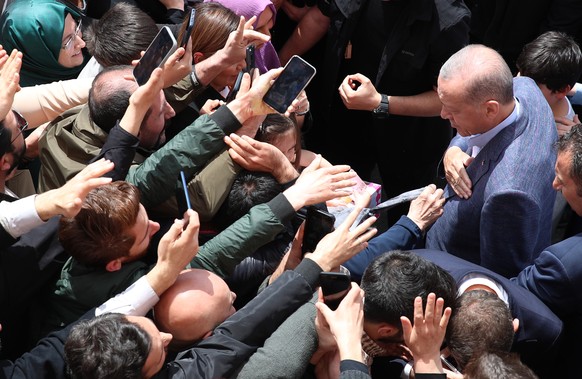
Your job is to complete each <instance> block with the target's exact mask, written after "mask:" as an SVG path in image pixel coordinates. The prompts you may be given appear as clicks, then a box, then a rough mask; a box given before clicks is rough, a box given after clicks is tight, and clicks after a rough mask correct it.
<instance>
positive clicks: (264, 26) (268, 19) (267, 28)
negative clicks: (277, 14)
mask: <svg viewBox="0 0 582 379" xmlns="http://www.w3.org/2000/svg"><path fill="white" fill-rule="evenodd" d="M274 23H275V21H273V11H272V10H271V8H270V7H267V8H265V10H264V11H263V12H262V13H261V14H260V15H259V19H258V20H257V24H256V27H255V30H256V31H257V32H260V33H263V34H265V35H268V36H270V35H271V29H272V28H273V25H274Z"/></svg>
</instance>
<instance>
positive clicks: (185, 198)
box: [176, 171, 192, 229]
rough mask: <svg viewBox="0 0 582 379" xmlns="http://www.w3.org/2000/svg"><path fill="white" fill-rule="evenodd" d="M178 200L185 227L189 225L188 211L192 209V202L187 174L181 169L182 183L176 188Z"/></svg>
mask: <svg viewBox="0 0 582 379" xmlns="http://www.w3.org/2000/svg"><path fill="white" fill-rule="evenodd" d="M176 202H177V203H178V212H179V214H182V215H184V229H186V227H187V226H188V221H190V220H189V218H188V214H187V213H186V211H187V210H188V209H192V203H191V202H190V194H189V193H188V183H187V182H186V175H185V174H184V171H180V185H179V186H178V188H177V189H176Z"/></svg>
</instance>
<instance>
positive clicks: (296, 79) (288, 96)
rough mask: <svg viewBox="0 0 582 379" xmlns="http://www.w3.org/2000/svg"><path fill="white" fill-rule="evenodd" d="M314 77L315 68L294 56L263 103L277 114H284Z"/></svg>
mask: <svg viewBox="0 0 582 379" xmlns="http://www.w3.org/2000/svg"><path fill="white" fill-rule="evenodd" d="M314 76H315V67H313V66H312V65H310V64H309V63H307V62H306V61H305V60H304V59H303V58H301V57H299V56H297V55H294V56H293V57H292V58H291V59H290V60H289V62H287V64H286V65H285V67H284V68H283V72H281V74H280V75H279V77H278V78H277V79H275V81H274V82H273V85H272V86H271V88H269V90H268V91H267V93H266V94H265V96H264V97H263V101H264V102H265V103H266V104H267V105H268V106H270V107H271V108H273V109H274V110H276V111H277V112H279V113H285V111H286V110H287V108H289V106H290V105H291V103H292V102H293V100H295V99H296V98H297V96H299V94H300V93H301V91H303V90H304V89H305V87H307V85H308V84H309V82H310V81H311V79H313V77H314Z"/></svg>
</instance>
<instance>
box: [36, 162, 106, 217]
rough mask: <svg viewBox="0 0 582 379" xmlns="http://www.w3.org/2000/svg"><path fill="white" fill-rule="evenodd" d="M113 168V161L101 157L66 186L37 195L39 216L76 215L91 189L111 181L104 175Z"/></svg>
mask: <svg viewBox="0 0 582 379" xmlns="http://www.w3.org/2000/svg"><path fill="white" fill-rule="evenodd" d="M112 169H113V162H110V161H108V160H105V159H100V160H98V161H96V162H93V163H91V164H90V165H88V166H87V167H85V168H84V169H83V170H81V172H79V173H78V174H77V175H75V176H74V177H73V178H72V179H71V180H69V181H68V182H67V183H66V184H65V185H64V186H62V187H60V188H57V189H54V190H50V191H47V192H44V193H41V194H40V195H38V196H36V198H35V201H34V205H35V207H36V211H37V213H38V215H39V217H40V218H41V219H42V220H45V221H46V220H48V219H49V218H51V217H54V216H58V215H62V216H65V217H75V216H76V215H77V213H79V211H80V210H81V206H82V205H83V201H84V200H85V197H87V194H88V193H89V192H90V191H91V190H93V189H94V188H97V187H99V186H102V185H104V184H107V183H110V182H111V178H103V177H102V175H103V174H105V173H107V172H109V171H111V170H112Z"/></svg>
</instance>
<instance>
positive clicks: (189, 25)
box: [180, 8, 196, 48]
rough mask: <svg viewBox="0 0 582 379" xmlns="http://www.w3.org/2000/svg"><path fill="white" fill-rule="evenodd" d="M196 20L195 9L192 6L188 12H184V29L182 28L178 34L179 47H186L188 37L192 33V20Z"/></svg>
mask: <svg viewBox="0 0 582 379" xmlns="http://www.w3.org/2000/svg"><path fill="white" fill-rule="evenodd" d="M195 20H196V9H194V8H192V9H191V10H190V12H189V13H187V14H186V17H185V20H184V21H185V24H186V29H184V31H183V33H184V34H182V35H181V36H180V47H183V48H186V44H187V43H188V40H189V39H190V35H191V34H192V29H194V21H195Z"/></svg>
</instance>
